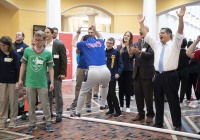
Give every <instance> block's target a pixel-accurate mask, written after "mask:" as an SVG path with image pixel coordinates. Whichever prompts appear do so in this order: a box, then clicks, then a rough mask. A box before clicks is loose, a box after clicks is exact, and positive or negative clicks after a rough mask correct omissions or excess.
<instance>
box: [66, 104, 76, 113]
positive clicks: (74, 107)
mask: <svg viewBox="0 0 200 140" xmlns="http://www.w3.org/2000/svg"><path fill="white" fill-rule="evenodd" d="M75 109H76V105H75V104H74V103H72V104H71V105H70V107H69V108H67V111H71V110H75Z"/></svg>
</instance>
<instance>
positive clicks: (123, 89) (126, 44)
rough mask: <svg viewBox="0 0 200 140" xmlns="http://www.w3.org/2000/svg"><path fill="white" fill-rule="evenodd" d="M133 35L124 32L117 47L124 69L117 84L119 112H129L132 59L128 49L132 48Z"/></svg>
mask: <svg viewBox="0 0 200 140" xmlns="http://www.w3.org/2000/svg"><path fill="white" fill-rule="evenodd" d="M132 40H133V34H132V33H131V32H130V31H127V32H125V34H124V36H123V39H122V43H121V45H119V46H118V50H119V51H120V54H121V57H122V61H123V64H124V68H123V71H122V74H121V76H120V77H119V79H118V84H119V101H120V107H121V110H124V111H126V112H130V97H131V94H130V91H131V90H130V88H131V87H132V86H131V84H133V82H132V74H133V57H132V55H130V53H129V50H130V47H131V46H133V41H132ZM124 96H125V98H126V108H125V107H124Z"/></svg>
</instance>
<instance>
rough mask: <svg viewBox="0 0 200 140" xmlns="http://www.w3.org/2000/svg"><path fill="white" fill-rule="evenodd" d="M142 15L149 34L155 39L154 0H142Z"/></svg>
mask: <svg viewBox="0 0 200 140" xmlns="http://www.w3.org/2000/svg"><path fill="white" fill-rule="evenodd" d="M143 15H144V16H145V24H146V25H147V26H148V27H149V32H150V33H151V34H152V35H153V36H154V37H156V29H157V28H156V0H143Z"/></svg>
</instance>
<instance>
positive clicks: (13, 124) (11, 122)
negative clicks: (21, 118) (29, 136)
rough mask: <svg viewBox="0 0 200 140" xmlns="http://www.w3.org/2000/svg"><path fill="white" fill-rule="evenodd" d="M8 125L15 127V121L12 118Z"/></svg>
mask: <svg viewBox="0 0 200 140" xmlns="http://www.w3.org/2000/svg"><path fill="white" fill-rule="evenodd" d="M8 127H9V128H15V127H16V124H15V121H14V120H10V123H9V125H8Z"/></svg>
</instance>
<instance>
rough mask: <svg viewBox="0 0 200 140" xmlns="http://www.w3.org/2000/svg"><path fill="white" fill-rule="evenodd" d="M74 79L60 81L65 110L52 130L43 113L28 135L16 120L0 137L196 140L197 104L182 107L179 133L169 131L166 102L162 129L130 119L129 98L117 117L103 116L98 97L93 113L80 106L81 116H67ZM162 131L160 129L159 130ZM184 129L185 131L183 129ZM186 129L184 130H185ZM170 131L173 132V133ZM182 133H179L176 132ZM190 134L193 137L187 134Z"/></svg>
mask: <svg viewBox="0 0 200 140" xmlns="http://www.w3.org/2000/svg"><path fill="white" fill-rule="evenodd" d="M74 86H75V82H74V81H73V82H72V81H67V82H63V98H64V114H63V121H62V122H61V123H55V122H54V124H53V125H54V128H55V131H54V132H53V133H47V132H46V131H45V128H44V121H43V119H42V118H43V116H42V114H38V115H37V118H38V124H37V126H38V128H37V129H36V130H34V131H33V133H32V134H31V135H26V134H25V129H26V128H27V127H28V120H25V121H24V120H21V119H18V120H17V127H16V128H14V129H8V128H7V129H6V130H4V131H0V139H6V140H13V139H39V140H43V139H49V140H51V139H58V140H110V139H112V140H139V139H140V140H171V139H175V140H197V139H200V135H194V134H197V132H199V129H200V107H199V108H197V109H190V108H188V107H183V108H182V124H183V128H182V133H180V132H177V133H178V135H177V134H175V133H174V132H175V131H172V130H171V129H172V125H171V119H170V113H169V111H168V109H167V108H168V105H167V103H166V109H167V110H166V111H165V124H164V129H156V128H154V127H151V126H152V125H153V123H152V124H146V123H145V122H133V121H132V120H131V119H132V117H133V116H135V115H136V113H137V112H136V108H135V101H131V111H132V112H131V113H126V112H123V115H122V116H121V117H119V118H113V117H111V116H105V115H104V114H105V112H106V111H100V110H99V102H100V100H99V99H95V100H93V101H92V113H86V112H85V109H83V113H82V117H81V118H78V119H76V118H69V117H68V116H69V114H71V113H72V112H70V111H66V108H67V107H69V105H70V104H71V103H72V100H73V98H74ZM160 131H163V132H165V133H163V132H160ZM183 132H184V133H183ZM185 132H187V133H185ZM172 134H173V135H172ZM179 134H182V135H179ZM187 134H193V135H192V136H194V137H195V136H197V137H196V138H191V137H189V136H186V135H187Z"/></svg>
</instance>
